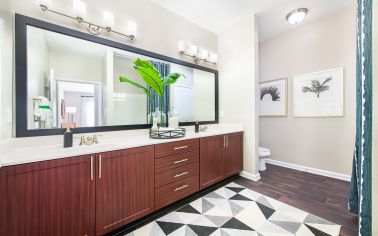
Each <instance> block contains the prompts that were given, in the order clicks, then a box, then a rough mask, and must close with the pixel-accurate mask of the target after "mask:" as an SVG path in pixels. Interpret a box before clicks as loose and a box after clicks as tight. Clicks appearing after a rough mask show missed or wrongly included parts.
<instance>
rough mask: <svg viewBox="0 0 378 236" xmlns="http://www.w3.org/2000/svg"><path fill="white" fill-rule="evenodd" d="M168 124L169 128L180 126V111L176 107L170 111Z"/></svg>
mask: <svg viewBox="0 0 378 236" xmlns="http://www.w3.org/2000/svg"><path fill="white" fill-rule="evenodd" d="M168 126H169V128H178V127H179V120H178V112H177V111H176V110H175V109H174V108H173V109H172V110H171V111H170V112H169V113H168Z"/></svg>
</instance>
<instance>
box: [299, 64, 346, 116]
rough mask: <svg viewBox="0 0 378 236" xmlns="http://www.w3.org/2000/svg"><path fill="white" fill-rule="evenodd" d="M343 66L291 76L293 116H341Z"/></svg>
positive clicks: (342, 105)
mask: <svg viewBox="0 0 378 236" xmlns="http://www.w3.org/2000/svg"><path fill="white" fill-rule="evenodd" d="M343 100H344V85H343V68H336V69H331V70H326V71H320V72H315V73H310V74H305V75H297V76H294V77H293V113H294V116H295V117H332V116H343V113H344V111H343V107H344V104H343Z"/></svg>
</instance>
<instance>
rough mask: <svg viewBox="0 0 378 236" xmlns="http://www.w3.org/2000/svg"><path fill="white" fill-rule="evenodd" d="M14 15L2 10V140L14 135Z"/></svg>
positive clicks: (0, 19) (0, 110)
mask: <svg viewBox="0 0 378 236" xmlns="http://www.w3.org/2000/svg"><path fill="white" fill-rule="evenodd" d="M12 27H13V26H12V15H11V14H9V13H8V12H5V11H2V10H0V114H1V116H0V140H1V139H2V137H10V136H11V135H12V123H10V122H9V119H10V120H12V98H13V97H12V77H13V67H12V64H13V62H12V60H11V59H12V55H13V47H12V45H13V34H12Z"/></svg>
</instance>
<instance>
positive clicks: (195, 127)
mask: <svg viewBox="0 0 378 236" xmlns="http://www.w3.org/2000/svg"><path fill="white" fill-rule="evenodd" d="M194 132H196V133H198V132H199V123H198V120H197V122H196V124H195V125H194Z"/></svg>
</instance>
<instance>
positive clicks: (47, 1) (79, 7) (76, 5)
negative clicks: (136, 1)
mask: <svg viewBox="0 0 378 236" xmlns="http://www.w3.org/2000/svg"><path fill="white" fill-rule="evenodd" d="M36 2H37V5H38V6H39V7H40V8H41V10H42V11H43V12H51V13H55V14H57V15H60V16H64V17H67V18H70V19H73V20H76V21H77V22H79V23H83V24H86V25H87V30H88V32H89V33H90V34H93V35H98V34H100V33H101V31H106V32H109V33H110V32H111V33H114V34H118V35H121V36H124V37H127V38H129V39H130V40H133V39H134V38H135V35H136V31H137V25H136V23H134V22H131V21H129V22H128V24H127V29H126V34H124V33H120V32H118V31H115V30H113V25H114V15H113V14H112V13H111V12H107V11H105V12H104V13H103V24H104V26H101V25H98V24H94V23H91V22H89V21H87V20H86V19H85V18H86V16H87V5H86V4H85V3H84V2H83V1H82V0H73V6H72V10H73V15H74V16H71V15H68V14H65V13H61V12H59V11H56V10H52V9H51V5H52V4H51V3H52V0H36Z"/></svg>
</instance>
